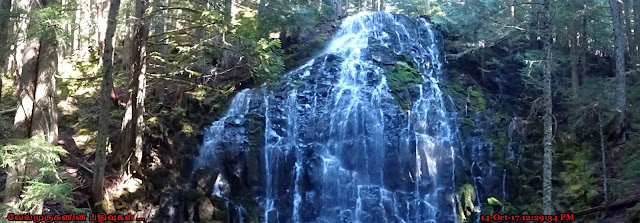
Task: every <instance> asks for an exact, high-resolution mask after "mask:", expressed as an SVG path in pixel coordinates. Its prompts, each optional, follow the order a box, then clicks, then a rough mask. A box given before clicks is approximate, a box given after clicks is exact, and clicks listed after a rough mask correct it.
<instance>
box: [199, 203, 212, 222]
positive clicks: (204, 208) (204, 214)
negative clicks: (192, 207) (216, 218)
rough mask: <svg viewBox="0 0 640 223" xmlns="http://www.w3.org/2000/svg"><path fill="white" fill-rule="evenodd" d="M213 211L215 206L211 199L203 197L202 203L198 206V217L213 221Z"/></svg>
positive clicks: (202, 219)
mask: <svg viewBox="0 0 640 223" xmlns="http://www.w3.org/2000/svg"><path fill="white" fill-rule="evenodd" d="M213 212H214V207H213V204H211V200H209V199H202V201H201V202H200V205H199V206H198V217H199V218H200V221H211V220H213Z"/></svg>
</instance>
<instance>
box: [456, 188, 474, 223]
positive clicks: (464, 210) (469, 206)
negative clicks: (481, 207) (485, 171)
mask: <svg viewBox="0 0 640 223" xmlns="http://www.w3.org/2000/svg"><path fill="white" fill-rule="evenodd" d="M474 200H476V190H475V188H473V186H471V184H465V185H462V187H460V191H458V222H467V219H470V218H469V216H471V215H472V214H473V213H475V212H476V207H475V205H474V204H473V201H474Z"/></svg>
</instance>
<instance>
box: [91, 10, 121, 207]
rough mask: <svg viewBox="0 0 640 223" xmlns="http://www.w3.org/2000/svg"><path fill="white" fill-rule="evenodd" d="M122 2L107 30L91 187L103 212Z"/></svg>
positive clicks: (110, 18) (94, 199)
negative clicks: (116, 37) (115, 46)
mask: <svg viewBox="0 0 640 223" xmlns="http://www.w3.org/2000/svg"><path fill="white" fill-rule="evenodd" d="M119 8H120V0H111V5H110V6H109V17H108V22H107V29H106V30H105V38H104V40H105V42H104V43H105V45H104V46H105V48H104V54H103V56H102V83H101V86H100V117H99V120H98V126H99V129H98V135H97V137H96V138H97V139H96V142H97V144H96V153H95V155H96V157H95V164H94V167H93V182H92V185H91V193H92V198H93V201H94V202H95V203H97V202H102V204H103V205H102V207H101V208H102V209H103V210H110V209H111V207H110V204H108V202H105V201H104V194H103V193H104V191H103V187H102V186H103V182H104V170H105V165H106V159H107V154H106V148H107V144H108V141H109V140H108V136H109V116H110V115H109V113H110V112H111V103H110V100H111V97H110V94H111V89H112V86H113V76H112V72H113V35H114V34H115V31H116V25H117V15H118V10H119Z"/></svg>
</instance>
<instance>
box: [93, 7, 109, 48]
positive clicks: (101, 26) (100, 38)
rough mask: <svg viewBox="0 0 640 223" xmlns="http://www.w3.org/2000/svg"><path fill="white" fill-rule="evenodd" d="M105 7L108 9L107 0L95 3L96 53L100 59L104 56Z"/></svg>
mask: <svg viewBox="0 0 640 223" xmlns="http://www.w3.org/2000/svg"><path fill="white" fill-rule="evenodd" d="M107 7H109V1H108V0H97V1H96V25H97V32H96V34H97V36H96V38H97V42H98V52H99V54H100V56H101V57H102V56H103V54H104V37H105V32H106V31H107V15H106V14H105V10H106V9H107ZM107 13H108V12H107Z"/></svg>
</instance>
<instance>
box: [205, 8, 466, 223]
mask: <svg viewBox="0 0 640 223" xmlns="http://www.w3.org/2000/svg"><path fill="white" fill-rule="evenodd" d="M432 39H433V33H432V32H431V31H430V30H429V25H428V24H427V23H426V22H425V21H424V20H420V19H413V18H409V17H406V16H399V15H391V14H387V13H375V14H362V15H357V16H354V17H352V18H348V19H346V20H345V21H344V23H343V26H342V28H341V30H340V31H339V32H338V34H337V36H336V37H335V38H334V39H333V41H332V42H331V44H330V46H329V47H328V48H327V50H325V54H322V55H319V56H317V57H316V58H315V59H314V60H312V61H309V62H308V63H307V64H306V65H304V66H302V67H301V68H299V69H298V70H295V71H292V72H290V73H288V74H287V75H286V76H285V78H283V79H282V80H280V81H278V82H276V83H272V84H270V85H268V86H264V87H262V88H259V89H248V90H244V91H242V92H240V93H239V94H238V95H237V96H236V97H235V98H234V99H233V102H232V104H231V106H230V109H229V112H228V113H227V115H226V116H225V117H223V118H222V119H220V120H218V121H216V122H214V123H213V124H212V126H211V127H209V128H208V129H207V130H206V133H205V137H204V142H203V145H202V147H201V148H200V155H199V156H198V157H197V159H196V161H195V166H196V168H197V169H199V170H198V171H204V172H207V173H209V174H210V176H209V175H206V174H201V176H200V177H198V178H197V179H198V180H196V183H197V185H201V184H205V185H207V184H208V185H209V186H210V188H212V189H211V190H207V191H203V192H204V193H207V194H211V195H213V196H214V197H222V198H223V199H225V200H226V201H227V202H228V203H227V204H229V203H234V205H237V206H233V205H230V206H229V208H228V210H229V212H228V216H229V218H228V219H233V220H230V221H232V222H240V221H245V220H246V219H249V217H251V216H259V217H258V218H255V219H256V220H259V221H264V222H353V221H360V222H382V221H385V220H387V221H396V222H400V221H405V222H428V221H434V222H453V220H454V218H455V216H454V214H453V209H454V204H453V203H452V199H451V196H453V194H454V189H453V187H454V185H453V177H452V176H453V175H454V174H453V170H454V167H453V165H454V162H453V157H454V152H455V148H453V145H454V144H455V143H452V141H454V140H456V137H454V134H455V133H453V132H455V131H453V130H452V128H453V126H452V125H451V124H449V122H450V119H452V117H450V116H449V115H448V114H447V112H446V111H445V109H444V106H443V102H442V94H441V92H440V91H439V88H438V86H437V81H435V80H436V79H437V78H438V77H437V75H438V74H439V73H440V71H439V69H440V62H439V60H438V58H437V57H438V55H437V54H438V53H437V48H436V47H435V46H433V45H431V42H432ZM200 187H201V186H198V188H200ZM199 205H200V206H199V207H198V208H199V209H202V210H204V211H199V212H198V213H202V214H203V215H204V216H200V217H201V218H207V219H208V216H210V215H211V214H210V213H209V211H208V210H210V206H209V204H208V203H206V202H201V203H200V204H199ZM240 206H242V207H243V208H238V207H240Z"/></svg>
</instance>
